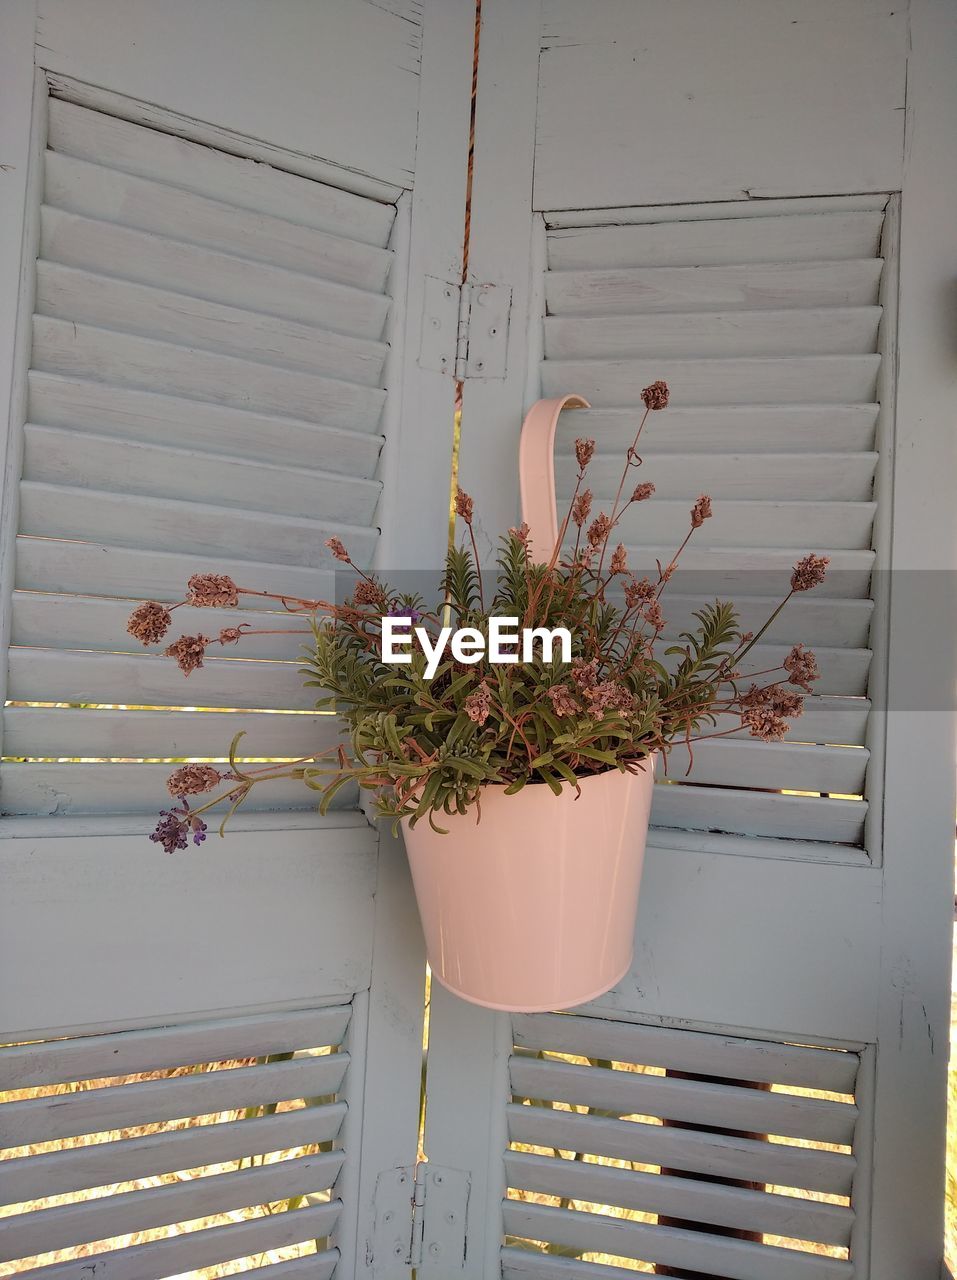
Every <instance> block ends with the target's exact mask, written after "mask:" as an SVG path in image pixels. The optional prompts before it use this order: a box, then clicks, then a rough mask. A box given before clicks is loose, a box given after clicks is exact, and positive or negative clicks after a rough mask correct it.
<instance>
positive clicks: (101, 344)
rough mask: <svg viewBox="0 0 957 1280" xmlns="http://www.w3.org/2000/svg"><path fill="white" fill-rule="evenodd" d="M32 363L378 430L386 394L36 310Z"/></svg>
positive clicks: (45, 368)
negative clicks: (74, 322) (58, 317)
mask: <svg viewBox="0 0 957 1280" xmlns="http://www.w3.org/2000/svg"><path fill="white" fill-rule="evenodd" d="M33 367H34V368H36V369H40V370H42V371H44V372H46V373H61V374H66V375H68V376H79V377H88V376H90V375H91V374H92V375H93V376H94V377H96V378H97V379H98V380H99V381H102V382H111V383H116V384H118V385H119V386H121V387H122V386H126V387H134V388H138V389H139V390H141V391H161V392H172V393H173V394H174V395H182V396H186V397H190V398H194V399H197V400H212V401H214V402H216V403H218V404H224V405H229V406H230V407H232V408H236V409H252V410H254V411H257V412H260V413H277V414H283V413H288V414H290V415H291V416H292V417H297V418H307V419H308V418H312V420H313V421H317V422H328V423H329V424H330V425H331V426H334V427H344V428H346V429H348V430H357V431H375V430H376V428H377V427H378V425H379V415H380V412H381V409H382V405H383V403H384V401H385V392H384V391H381V390H379V389H378V388H376V387H361V386H357V385H356V384H355V383H351V382H344V381H341V380H339V379H336V378H329V377H325V376H320V375H318V374H312V373H302V372H300V371H298V370H293V369H280V368H277V367H276V366H275V365H269V364H261V363H257V362H254V361H247V360H244V359H240V358H239V357H237V356H224V355H219V354H218V353H216V352H212V351H200V350H197V349H195V348H191V347H183V346H177V345H176V344H175V343H172V342H160V341H158V340H157V339H155V338H141V337H139V336H138V335H135V334H129V333H120V332H117V331H115V330H112V329H98V328H94V327H93V326H91V325H84V324H73V323H72V322H70V321H67V320H55V319H53V318H52V317H50V316H35V317H34V320H33Z"/></svg>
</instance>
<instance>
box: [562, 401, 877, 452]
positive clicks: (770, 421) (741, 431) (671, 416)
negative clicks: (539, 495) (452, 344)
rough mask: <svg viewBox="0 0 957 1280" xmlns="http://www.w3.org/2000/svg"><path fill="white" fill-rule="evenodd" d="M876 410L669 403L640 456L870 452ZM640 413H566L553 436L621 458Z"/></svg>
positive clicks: (566, 448)
mask: <svg viewBox="0 0 957 1280" xmlns="http://www.w3.org/2000/svg"><path fill="white" fill-rule="evenodd" d="M878 411H879V406H878V405H876V404H828V405H822V404H786V405H778V404H730V405H674V406H671V405H669V407H668V416H667V418H663V419H661V425H660V426H658V425H657V422H656V421H652V423H651V425H650V426H649V427H648V428H647V430H646V433H645V434H644V435H643V436H642V438H641V454H642V457H644V458H646V460H649V461H650V459H651V458H652V457H656V456H658V455H661V454H664V453H669V452H674V453H692V452H693V453H698V454H702V455H705V456H707V455H710V454H712V453H752V454H759V453H797V452H798V451H799V450H807V451H808V452H809V453H828V452H833V453H847V452H848V451H850V450H856V449H865V450H869V449H872V448H873V447H874V436H875V428H876V424H877V415H878ZM640 418H641V414H640V412H639V410H638V409H637V408H629V409H576V410H575V412H574V413H563V414H562V416H561V417H560V418H559V420H558V430H557V433H556V440H557V442H558V444H557V447H558V449H559V451H560V452H565V453H569V452H571V451H572V447H573V443H574V440H575V438H576V437H577V436H593V437H595V438H596V439H597V440H598V442H599V448H600V449H601V450H602V451H604V452H606V453H609V454H615V455H616V456H617V457H623V455H624V452H625V450H626V449H627V448H628V446H629V445H630V444H631V442H632V440H633V439H634V436H635V432H636V431H637V429H638V423H639V421H640Z"/></svg>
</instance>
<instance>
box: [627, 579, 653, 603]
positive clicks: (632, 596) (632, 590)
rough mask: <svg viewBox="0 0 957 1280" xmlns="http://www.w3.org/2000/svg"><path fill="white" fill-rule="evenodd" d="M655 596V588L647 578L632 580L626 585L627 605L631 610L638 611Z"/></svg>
mask: <svg viewBox="0 0 957 1280" xmlns="http://www.w3.org/2000/svg"><path fill="white" fill-rule="evenodd" d="M654 594H655V588H654V586H653V585H652V583H651V582H649V580H648V579H647V578H640V579H639V578H632V580H631V581H630V582H628V583H626V584H625V604H627V606H628V608H629V609H636V608H637V607H638V605H640V604H644V602H645V601H646V600H651V599H652V597H653V596H654Z"/></svg>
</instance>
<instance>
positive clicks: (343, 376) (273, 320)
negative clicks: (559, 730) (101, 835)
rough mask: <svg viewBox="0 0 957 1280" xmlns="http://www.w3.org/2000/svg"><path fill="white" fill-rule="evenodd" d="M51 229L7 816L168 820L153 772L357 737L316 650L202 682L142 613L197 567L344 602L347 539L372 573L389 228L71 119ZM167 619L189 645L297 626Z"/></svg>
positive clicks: (267, 176) (98, 116) (82, 111)
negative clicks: (340, 543)
mask: <svg viewBox="0 0 957 1280" xmlns="http://www.w3.org/2000/svg"><path fill="white" fill-rule="evenodd" d="M40 215H41V216H40V255H39V261H38V264H37V287H36V307H35V312H36V314H35V316H34V330H33V354H32V359H31V367H30V373H29V395H28V413H27V424H26V427H25V445H24V463H23V473H22V481H21V489H20V526H19V537H18V542H17V576H16V591H15V595H14V605H13V626H12V641H11V649H10V654H9V660H10V681H9V692H8V698H9V701H10V705H8V707H7V708H6V711H5V730H4V753H5V762H4V765H3V801H2V803H3V811H4V812H6V813H13V814H29V813H56V814H67V813H82V812H103V811H117V810H121V811H127V812H132V811H138V810H149V809H152V808H154V807H155V805H156V803H157V802H158V801H160V800H161V798H162V795H163V794H164V787H163V781H164V778H165V776H166V774H167V773H168V769H169V766H168V764H167V763H160V761H164V760H165V761H168V760H169V759H171V758H172V759H181V758H207V759H208V758H213V759H216V758H219V759H222V757H223V755H224V752H225V749H226V746H227V745H228V743H229V741H230V739H231V737H232V736H233V734H234V733H235V732H237V731H238V730H239V729H245V730H246V731H247V737H246V738H245V740H244V743H243V749H244V752H245V753H246V754H247V755H248V756H249V757H250V758H255V759H261V758H272V757H277V756H282V757H290V758H294V757H297V756H302V755H308V754H310V753H312V752H315V751H318V750H320V749H322V748H323V747H324V746H326V745H329V744H331V743H332V742H334V741H335V740H336V732H335V726H334V724H333V723H332V717H326V716H318V715H315V714H311V707H312V704H313V696H312V694H311V693H310V692H309V691H307V690H304V689H303V688H302V687H301V681H300V678H299V675H298V658H299V653H300V647H301V644H302V642H303V641H304V640H305V639H307V637H306V636H304V635H263V636H258V637H251V638H250V639H249V640H247V641H245V642H244V643H243V644H242V645H241V646H237V647H236V648H235V649H229V648H225V647H224V648H223V649H222V650H220V649H219V648H218V646H213V647H212V648H211V649H210V650H209V656H208V658H207V660H206V663H205V667H204V669H203V670H202V671H200V672H197V673H195V674H194V675H193V676H192V678H191V679H190V680H189V681H188V682H187V681H185V680H184V678H183V676H182V674H181V673H180V672H179V671H178V670H177V668H176V666H175V664H174V663H173V662H172V661H171V660H169V659H167V658H163V657H161V656H158V655H157V654H156V653H155V652H145V651H144V650H143V649H142V647H141V646H140V645H139V644H138V642H137V641H135V640H133V639H132V638H131V637H130V636H128V635H127V633H126V617H127V615H128V613H129V611H130V609H131V607H132V604H133V603H134V601H135V600H136V599H141V598H147V597H149V598H152V599H155V600H160V601H175V600H179V599H182V597H183V593H184V588H185V584H186V581H187V579H188V577H189V576H190V574H192V573H194V572H197V571H203V570H208V571H212V572H224V573H229V574H231V575H232V576H233V577H234V578H235V579H236V581H237V582H238V583H239V584H240V585H241V586H243V587H248V588H254V589H259V590H263V589H265V590H272V591H287V592H289V593H290V594H294V595H297V596H305V597H308V598H322V597H326V598H328V597H329V595H330V594H331V592H332V590H333V587H332V573H331V570H332V567H333V562H332V561H331V559H330V558H329V555H328V552H327V551H326V548H325V546H324V543H325V540H326V539H327V538H328V537H329V536H330V535H331V534H333V533H335V534H339V535H340V536H341V537H342V538H343V539H344V541H345V542H346V543H347V545H348V547H349V549H350V551H351V553H352V555H353V557H354V558H355V560H356V562H357V563H360V564H363V563H369V562H370V560H371V557H372V555H373V552H374V548H375V544H376V538H377V529H376V528H375V524H374V521H375V514H376V507H377V502H378V496H379V490H380V483H379V480H378V479H377V476H376V471H377V466H378V457H379V451H380V448H381V445H382V436H381V428H380V418H381V412H382V407H383V404H384V401H385V396H386V392H385V390H384V389H383V388H382V376H383V365H384V360H385V356H386V353H387V350H388V346H387V333H386V325H387V322H388V317H389V310H390V300H389V295H388V285H389V272H390V266H391V261H392V249H391V247H390V241H391V236H392V228H393V223H394V217H395V208H394V206H393V205H390V204H386V203H381V202H378V201H376V200H373V199H370V198H368V197H364V196H359V195H356V194H353V193H350V192H348V191H345V190H338V189H336V188H334V187H331V186H327V185H324V184H322V183H319V182H314V181H310V180H308V179H305V178H301V177H298V176H296V175H294V174H291V173H287V172H283V171H280V170H278V169H274V168H271V167H270V166H268V165H265V164H260V163H256V162H253V161H251V160H243V159H240V158H237V157H236V156H233V155H226V154H225V153H221V152H217V151H215V150H213V149H211V148H209V147H205V146H201V145H198V144H196V143H192V142H188V141H184V140H183V139H181V138H177V137H174V136H171V135H169V134H165V133H161V132H158V131H156V130H154V129H150V128H145V127H143V126H140V125H137V124H132V123H129V122H128V121H125V120H121V119H118V118H115V117H113V116H110V115H105V114H102V113H101V112H98V111H94V110H90V109H87V108H85V107H81V106H77V105H75V104H73V103H71V102H68V101H62V100H57V99H51V100H50V102H49V134H48V149H47V151H46V156H45V178H44V192H43V205H42V208H41V211H40ZM173 618H174V627H173V629H172V630H171V632H170V635H169V637H168V640H172V639H175V638H176V637H177V636H179V635H181V634H184V633H187V634H194V633H196V632H200V631H201V632H202V633H204V634H207V635H211V636H217V635H218V634H219V630H220V629H221V628H222V627H225V626H236V625H238V624H240V623H250V624H252V625H253V626H254V627H257V628H260V627H261V628H264V629H270V628H272V627H274V626H275V627H277V628H281V627H286V626H295V625H296V624H295V623H294V622H290V620H289V619H288V618H284V617H283V616H282V614H281V612H276V611H273V610H270V609H268V608H267V609H256V608H252V609H250V608H247V607H246V606H245V603H244V605H243V607H242V608H241V609H239V610H236V609H230V610H205V611H203V612H202V613H200V612H197V611H192V610H185V609H184V610H182V611H177V612H176V613H174V615H173ZM167 642H168V641H167ZM220 653H221V654H222V656H219V654H220ZM237 712H241V713H242V714H237ZM253 800H254V801H256V802H258V803H260V804H263V805H265V806H267V807H270V808H274V807H286V806H290V805H292V806H296V805H298V806H308V805H310V804H311V803H312V801H311V797H310V793H309V792H307V791H305V789H304V788H302V787H301V785H299V784H296V783H294V782H289V783H285V782H280V783H276V784H274V785H272V786H271V787H270V788H264V789H263V790H262V795H261V796H259V795H256V793H254V794H253Z"/></svg>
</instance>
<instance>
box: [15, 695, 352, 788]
mask: <svg viewBox="0 0 957 1280" xmlns="http://www.w3.org/2000/svg"><path fill="white" fill-rule="evenodd" d="M191 696H193V697H195V694H192V695H191ZM204 697H205V695H204ZM4 724H5V725H6V729H5V731H4V735H3V742H4V749H5V752H6V754H7V755H8V756H33V757H39V758H40V759H51V760H59V759H66V760H70V759H74V758H80V759H83V758H90V757H93V758H107V759H120V760H122V759H132V760H137V759H147V760H149V759H152V760H168V759H170V758H172V759H177V758H181V757H183V756H189V755H192V756H203V757H207V758H213V759H218V758H221V757H222V756H223V754H224V752H225V751H226V749H227V748H228V746H229V744H230V742H231V741H232V739H233V737H234V735H235V734H237V733H239V731H240V730H245V733H246V736H245V738H243V739H242V741H241V743H240V745H239V752H238V755H239V758H240V759H248V758H250V757H255V758H257V759H263V758H266V759H271V758H274V757H280V758H282V757H287V756H293V757H295V758H297V759H302V758H304V757H305V756H309V755H313V754H315V753H317V752H320V751H329V750H331V749H332V748H334V747H336V746H337V745H338V744H339V743H340V742H341V741H342V735H341V734H340V733H339V726H338V721H337V720H336V718H335V716H331V715H314V716H311V715H278V714H275V713H272V714H268V715H267V714H263V713H259V714H257V713H256V712H250V711H243V712H233V711H231V712H216V711H130V710H126V711H108V710H105V709H100V708H97V709H95V710H94V709H90V708H85V709H78V708H75V707H70V708H67V707H59V708H58V707H43V708H35V707H8V708H7V710H6V712H5V713H4ZM171 767H172V766H169V765H167V766H164V768H165V769H166V771H167V773H168V772H169V770H170V769H171ZM159 796H161V792H160V791H156V792H154V798H156V797H159Z"/></svg>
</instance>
